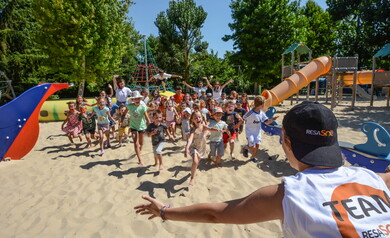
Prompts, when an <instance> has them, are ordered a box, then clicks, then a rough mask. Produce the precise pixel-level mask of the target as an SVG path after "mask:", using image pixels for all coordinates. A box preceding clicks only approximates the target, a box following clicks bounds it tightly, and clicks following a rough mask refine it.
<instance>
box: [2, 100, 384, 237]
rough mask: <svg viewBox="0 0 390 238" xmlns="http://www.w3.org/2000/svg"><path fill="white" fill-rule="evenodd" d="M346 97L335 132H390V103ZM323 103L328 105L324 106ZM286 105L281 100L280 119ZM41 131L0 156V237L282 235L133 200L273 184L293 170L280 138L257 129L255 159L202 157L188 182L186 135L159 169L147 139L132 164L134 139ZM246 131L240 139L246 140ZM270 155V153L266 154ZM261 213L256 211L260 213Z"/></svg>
mask: <svg viewBox="0 0 390 238" xmlns="http://www.w3.org/2000/svg"><path fill="white" fill-rule="evenodd" d="M349 105H350V102H348V101H346V102H343V103H342V104H341V105H339V106H338V107H337V108H336V110H335V114H336V116H337V118H338V121H339V124H340V128H339V131H338V133H339V139H340V140H342V141H346V142H351V143H355V144H356V143H364V142H365V135H364V134H363V133H362V132H361V131H360V124H361V123H362V122H364V121H375V122H378V123H380V124H382V125H383V126H384V127H385V128H386V129H387V130H388V131H390V120H389V118H390V108H386V107H384V106H385V101H384V100H382V101H376V102H375V105H376V106H375V107H368V102H360V101H359V102H357V104H356V105H357V107H356V108H355V110H354V111H351V110H350V107H349ZM328 106H329V105H328ZM289 108H291V106H290V102H285V103H284V105H282V106H279V107H278V108H277V109H278V114H277V115H279V116H280V117H279V118H278V120H277V121H278V122H279V123H281V121H282V118H283V115H284V114H285V113H286V111H287V110H288V109H289ZM40 128H41V129H40V130H41V131H40V135H39V139H38V141H37V144H36V145H35V147H34V148H33V149H32V151H31V152H30V153H29V154H28V155H27V156H25V157H24V158H23V159H22V160H19V161H11V162H1V163H0V181H1V183H0V200H1V201H2V202H1V205H0V206H1V209H0V237H3V238H4V237H191V238H192V237H234V238H237V237H281V236H282V231H281V226H280V221H270V222H264V223H258V224H251V225H223V224H197V223H186V222H172V221H167V222H162V221H161V220H160V219H159V218H156V219H154V220H152V221H149V220H147V219H146V217H144V216H140V215H137V214H135V212H134V210H133V207H134V206H135V205H138V204H140V203H143V200H142V199H141V195H143V194H149V195H151V196H154V197H156V198H158V199H159V200H161V201H162V202H164V203H171V204H173V205H174V206H183V205H189V204H192V203H198V202H218V201H226V200H231V199H235V198H240V197H243V196H246V195H248V194H250V193H251V192H253V191H255V190H256V189H258V188H260V187H263V186H267V185H272V184H276V183H279V182H280V181H281V179H282V177H283V176H289V175H293V174H294V173H296V171H295V170H294V169H292V168H291V167H290V166H289V164H288V163H287V161H286V158H285V156H284V153H283V151H282V148H281V146H280V144H279V138H278V137H275V136H267V135H264V134H263V144H262V146H261V148H260V149H261V150H260V152H259V153H258V159H259V160H260V163H259V166H256V164H255V163H253V162H251V161H248V159H245V158H244V157H243V156H242V155H240V154H239V153H238V151H239V146H236V157H237V160H235V161H231V160H229V159H227V156H225V158H224V162H223V167H222V168H214V167H213V166H211V165H210V164H209V163H208V162H207V160H206V159H205V160H202V161H201V163H200V166H199V170H198V173H197V178H196V180H197V183H196V185H195V186H193V187H190V186H188V182H189V174H190V170H189V168H190V166H191V160H189V159H186V158H184V156H183V147H184V142H183V141H178V142H176V143H167V146H166V149H165V151H164V153H163V158H164V163H165V170H163V171H161V172H160V171H158V168H157V167H154V166H151V164H153V163H154V159H153V153H152V152H151V151H152V148H151V143H150V138H147V137H146V138H145V146H144V148H143V151H142V154H143V156H144V161H145V163H146V164H147V166H145V167H141V166H139V165H138V164H137V158H136V157H135V153H134V149H133V145H132V144H126V146H124V147H117V142H116V141H114V142H113V145H115V146H114V147H113V148H112V149H107V150H106V153H105V154H104V155H103V156H100V155H99V148H98V146H96V147H95V148H92V149H86V148H85V147H86V143H85V140H84V141H83V142H82V143H77V144H78V145H79V148H76V147H75V146H71V145H69V141H68V139H67V137H66V135H65V134H64V133H63V132H62V131H61V130H60V128H61V122H49V123H41V124H40ZM245 142H246V140H245V137H244V134H242V135H240V137H239V142H237V144H239V145H241V144H243V143H245ZM270 158H271V159H270ZM259 215H260V214H259Z"/></svg>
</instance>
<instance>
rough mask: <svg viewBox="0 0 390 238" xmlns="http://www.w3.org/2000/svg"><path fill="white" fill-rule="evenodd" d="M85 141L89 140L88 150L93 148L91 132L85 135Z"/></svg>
mask: <svg viewBox="0 0 390 238" xmlns="http://www.w3.org/2000/svg"><path fill="white" fill-rule="evenodd" d="M85 139H86V140H87V143H88V148H91V147H92V141H91V134H90V133H89V132H87V133H85Z"/></svg>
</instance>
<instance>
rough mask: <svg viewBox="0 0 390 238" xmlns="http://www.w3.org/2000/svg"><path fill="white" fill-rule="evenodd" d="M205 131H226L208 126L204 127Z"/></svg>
mask: <svg viewBox="0 0 390 238" xmlns="http://www.w3.org/2000/svg"><path fill="white" fill-rule="evenodd" d="M203 127H204V129H206V130H208V131H214V132H224V130H220V129H217V128H214V127H209V126H207V125H203Z"/></svg>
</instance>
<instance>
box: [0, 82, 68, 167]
mask: <svg viewBox="0 0 390 238" xmlns="http://www.w3.org/2000/svg"><path fill="white" fill-rule="evenodd" d="M68 87H69V85H68V84H67V83H60V84H56V83H53V84H52V83H46V84H41V85H38V86H35V87H33V88H30V89H29V90H27V91H25V92H24V93H22V94H21V95H20V96H19V97H17V98H15V99H14V100H12V101H11V102H9V103H7V104H5V105H3V106H1V107H0V114H1V115H6V116H2V117H0V124H1V125H2V127H1V128H0V145H1V146H0V161H2V160H3V159H7V160H11V159H12V160H19V159H21V158H22V157H23V156H25V155H26V154H27V153H28V152H30V151H31V149H32V148H33V147H34V145H35V143H36V142H37V139H38V134H39V123H38V116H39V110H40V108H41V106H42V104H43V102H44V101H45V100H46V99H47V98H48V97H49V96H50V95H52V94H53V93H55V92H57V91H58V90H61V89H64V88H68Z"/></svg>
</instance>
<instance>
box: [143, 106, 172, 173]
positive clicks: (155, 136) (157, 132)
mask: <svg viewBox="0 0 390 238" xmlns="http://www.w3.org/2000/svg"><path fill="white" fill-rule="evenodd" d="M162 120H163V117H162V112H161V111H160V110H157V111H156V112H155V113H154V114H153V123H150V124H149V125H148V127H147V128H146V131H145V132H146V134H147V135H148V136H149V137H152V146H153V154H154V166H157V164H159V170H163V169H164V166H163V161H162V151H163V149H164V147H165V142H166V140H165V133H167V135H168V137H169V139H170V140H173V137H172V135H171V133H170V132H169V130H168V127H167V125H165V123H162Z"/></svg>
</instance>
